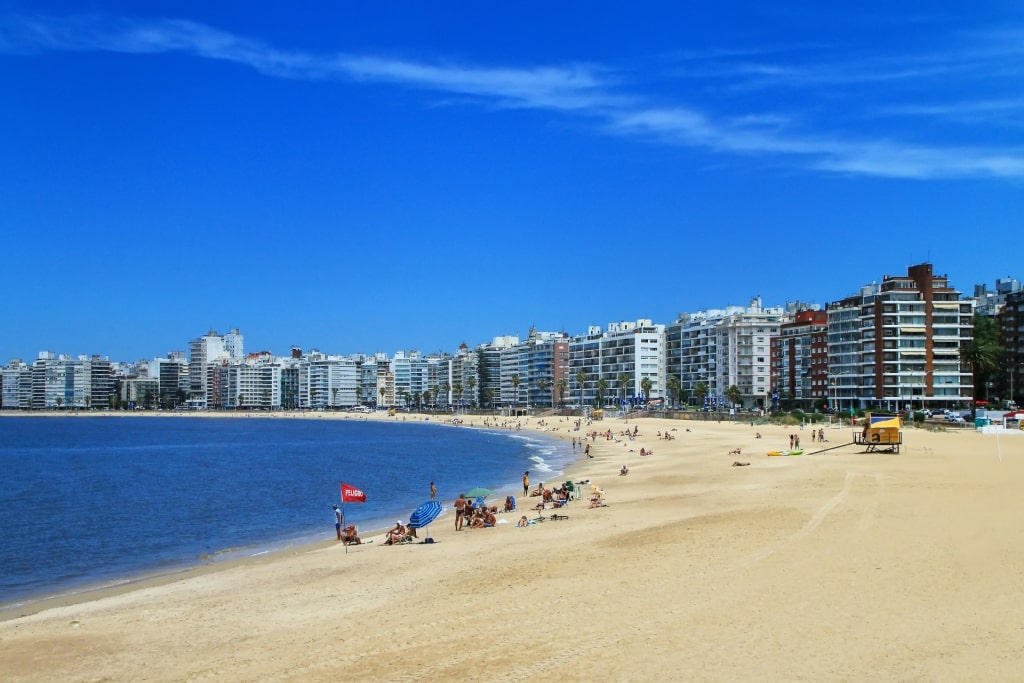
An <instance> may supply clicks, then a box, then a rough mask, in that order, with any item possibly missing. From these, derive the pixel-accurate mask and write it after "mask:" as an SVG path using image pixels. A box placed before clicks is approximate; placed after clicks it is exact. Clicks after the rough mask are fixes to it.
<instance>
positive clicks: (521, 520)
mask: <svg viewBox="0 0 1024 683" xmlns="http://www.w3.org/2000/svg"><path fill="white" fill-rule="evenodd" d="M529 525H530V520H528V519H526V515H523V516H522V517H520V518H519V522H518V523H517V524H516V526H529Z"/></svg>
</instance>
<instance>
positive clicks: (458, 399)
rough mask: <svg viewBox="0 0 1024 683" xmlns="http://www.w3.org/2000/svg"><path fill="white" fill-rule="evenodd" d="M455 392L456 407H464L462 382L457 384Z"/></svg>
mask: <svg viewBox="0 0 1024 683" xmlns="http://www.w3.org/2000/svg"><path fill="white" fill-rule="evenodd" d="M452 389H454V390H455V405H458V406H461V405H462V382H456V383H455V386H453V387H452Z"/></svg>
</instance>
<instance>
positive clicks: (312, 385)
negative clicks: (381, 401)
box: [298, 351, 387, 410]
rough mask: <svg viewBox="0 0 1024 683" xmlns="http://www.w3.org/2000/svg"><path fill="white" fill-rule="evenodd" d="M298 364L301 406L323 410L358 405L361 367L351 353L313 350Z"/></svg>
mask: <svg viewBox="0 0 1024 683" xmlns="http://www.w3.org/2000/svg"><path fill="white" fill-rule="evenodd" d="M298 366H299V407H300V408H306V409H312V410H321V409H338V408H349V407H351V406H354V405H358V401H357V400H356V387H357V386H360V367H359V365H358V364H357V363H356V360H355V359H354V358H352V357H351V356H328V355H325V354H322V353H320V352H319V351H311V352H310V353H308V354H306V355H305V356H303V357H302V359H301V361H300V362H299V364H298ZM375 367H376V366H375ZM384 367H385V369H386V368H387V366H384ZM378 397H379V395H378Z"/></svg>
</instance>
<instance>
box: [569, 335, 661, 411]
mask: <svg viewBox="0 0 1024 683" xmlns="http://www.w3.org/2000/svg"><path fill="white" fill-rule="evenodd" d="M568 347H569V368H568V369H569V373H568V374H569V380H570V396H571V399H570V400H571V402H573V403H577V402H578V400H579V398H578V397H579V396H580V395H581V394H582V396H583V401H584V404H585V405H595V404H596V403H597V402H598V399H599V395H601V396H600V398H603V404H604V405H620V404H621V400H622V399H621V396H622V390H621V389H620V387H619V378H620V375H624V376H625V377H626V388H625V393H626V401H627V402H628V403H631V404H637V403H639V402H641V401H650V400H651V399H654V398H664V397H665V395H666V393H665V371H666V370H665V364H666V347H665V326H664V325H662V324H660V323H658V324H655V323H653V322H652V321H650V320H647V319H640V320H637V321H635V322H618V323H610V324H609V325H608V327H607V329H606V330H604V331H603V332H602V331H601V329H600V328H599V327H597V326H591V327H590V328H589V329H588V330H587V333H586V334H583V335H579V336H577V337H573V338H571V339H570V340H569V344H568ZM580 373H584V374H585V375H586V379H585V381H584V382H583V384H582V385H581V384H580V381H579V380H580ZM648 385H649V391H646V392H645V391H644V387H645V386H648Z"/></svg>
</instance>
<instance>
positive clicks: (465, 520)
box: [452, 475, 527, 531]
mask: <svg viewBox="0 0 1024 683" xmlns="http://www.w3.org/2000/svg"><path fill="white" fill-rule="evenodd" d="M524 476H527V475H524ZM452 507H454V508H455V530H456V531H462V529H463V527H468V528H471V529H485V528H488V527H492V526H494V525H495V524H496V523H497V518H496V517H495V513H497V512H498V507H497V506H496V505H492V506H487V505H483V504H480V505H474V504H473V501H471V500H469V499H468V498H466V494H465V493H460V494H459V497H458V498H456V499H455V502H454V503H452ZM505 510H506V511H508V510H515V500H514V499H513V498H512V496H508V497H506V498H505Z"/></svg>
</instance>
